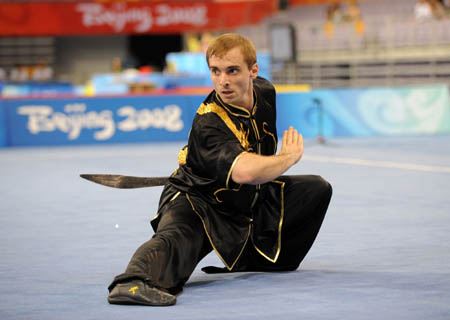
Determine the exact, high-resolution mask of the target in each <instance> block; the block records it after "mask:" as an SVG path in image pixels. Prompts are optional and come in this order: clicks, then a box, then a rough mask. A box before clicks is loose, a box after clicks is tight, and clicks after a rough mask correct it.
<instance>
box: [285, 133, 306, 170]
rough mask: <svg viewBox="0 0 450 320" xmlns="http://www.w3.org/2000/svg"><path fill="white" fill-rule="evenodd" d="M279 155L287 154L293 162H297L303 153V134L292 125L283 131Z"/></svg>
mask: <svg viewBox="0 0 450 320" xmlns="http://www.w3.org/2000/svg"><path fill="white" fill-rule="evenodd" d="M280 155H287V156H291V157H292V158H293V161H294V164H295V163H297V162H298V161H299V160H300V159H301V158H302V155H303V136H302V134H301V133H298V132H297V130H296V129H294V128H293V127H292V126H290V127H289V129H288V130H285V131H284V133H283V140H282V144H281V150H280Z"/></svg>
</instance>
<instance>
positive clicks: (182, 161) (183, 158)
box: [178, 147, 188, 166]
mask: <svg viewBox="0 0 450 320" xmlns="http://www.w3.org/2000/svg"><path fill="white" fill-rule="evenodd" d="M187 153H188V147H184V149H181V150H180V152H178V164H179V165H180V166H182V165H184V164H186V158H187Z"/></svg>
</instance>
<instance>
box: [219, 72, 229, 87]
mask: <svg viewBox="0 0 450 320" xmlns="http://www.w3.org/2000/svg"><path fill="white" fill-rule="evenodd" d="M229 84H230V83H229V81H228V76H227V74H226V73H225V72H223V73H222V74H221V75H220V85H221V86H228V85H229Z"/></svg>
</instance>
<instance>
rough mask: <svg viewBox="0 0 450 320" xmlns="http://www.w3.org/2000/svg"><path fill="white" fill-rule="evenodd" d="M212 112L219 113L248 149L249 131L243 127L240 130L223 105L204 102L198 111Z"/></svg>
mask: <svg viewBox="0 0 450 320" xmlns="http://www.w3.org/2000/svg"><path fill="white" fill-rule="evenodd" d="M210 112H213V113H215V114H217V115H218V116H219V117H220V119H222V121H223V122H224V123H225V124H226V126H227V127H228V129H230V130H231V132H233V134H234V135H235V136H236V138H237V139H238V141H239V143H240V144H241V145H242V147H243V148H244V150H248V140H247V139H248V133H246V132H245V131H244V130H243V129H242V128H241V130H238V129H237V128H236V125H235V124H234V122H233V121H232V120H231V118H230V117H229V116H228V113H227V112H226V111H225V110H224V109H223V108H222V107H220V106H218V105H217V104H216V103H215V102H211V103H208V104H204V103H202V104H201V105H200V107H199V108H198V110H197V113H198V114H199V115H203V114H206V113H210Z"/></svg>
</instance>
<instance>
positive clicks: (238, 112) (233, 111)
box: [214, 88, 257, 118]
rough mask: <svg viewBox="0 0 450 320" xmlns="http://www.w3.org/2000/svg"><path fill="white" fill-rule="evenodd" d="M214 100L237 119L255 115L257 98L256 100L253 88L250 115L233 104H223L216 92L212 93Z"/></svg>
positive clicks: (242, 108)
mask: <svg viewBox="0 0 450 320" xmlns="http://www.w3.org/2000/svg"><path fill="white" fill-rule="evenodd" d="M214 100H215V102H216V103H217V104H218V105H219V106H221V107H223V108H224V109H226V110H227V111H228V112H229V113H231V114H232V115H235V116H238V117H244V118H250V117H251V116H252V115H254V114H255V113H256V109H257V98H256V92H255V89H254V88H253V108H252V112H251V113H250V111H248V110H247V109H245V108H244V107H240V106H237V105H234V104H228V103H225V102H223V100H222V98H221V97H220V96H219V94H218V93H217V92H214Z"/></svg>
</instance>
